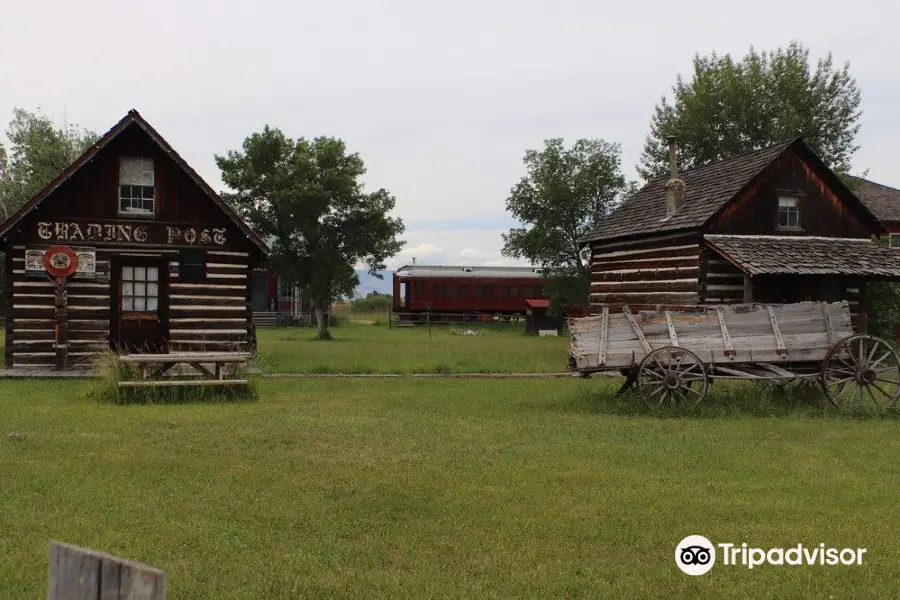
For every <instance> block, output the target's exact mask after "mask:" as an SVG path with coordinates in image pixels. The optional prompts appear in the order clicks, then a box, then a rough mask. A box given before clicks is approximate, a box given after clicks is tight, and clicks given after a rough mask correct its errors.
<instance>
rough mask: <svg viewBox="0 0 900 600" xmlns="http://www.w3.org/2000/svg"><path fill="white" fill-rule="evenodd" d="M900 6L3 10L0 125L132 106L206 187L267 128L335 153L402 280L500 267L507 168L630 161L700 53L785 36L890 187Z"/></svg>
mask: <svg viewBox="0 0 900 600" xmlns="http://www.w3.org/2000/svg"><path fill="white" fill-rule="evenodd" d="M898 22H900V4H898V3H897V2H893V1H882V2H873V1H856V2H853V3H847V2H846V1H840V2H838V1H833V0H815V1H810V0H806V1H799V0H795V1H794V2H783V1H771V0H756V1H754V2H728V1H725V0H716V1H699V0H682V1H681V2H677V3H672V2H639V1H638V2H596V1H591V0H558V1H556V2H547V1H546V0H482V1H476V0H456V1H453V2H434V1H429V0H391V1H377V0H329V1H322V2H308V1H294V2H288V1H271V0H256V1H254V2H235V1H233V0H218V1H213V0H207V1H205V2H200V1H195V0H154V1H153V2H131V1H129V0H116V1H112V0H102V1H91V0H86V1H82V2H72V1H70V0H46V1H43V2H27V1H24V0H0V120H2V121H3V122H4V123H5V122H6V121H8V120H9V118H10V117H11V110H12V108H13V107H14V106H19V107H23V108H27V109H34V108H37V107H41V108H43V109H44V111H45V112H47V113H48V114H51V115H54V116H56V117H58V118H62V117H63V116H65V117H67V119H68V120H69V121H70V122H76V123H79V124H81V125H84V126H86V127H88V128H92V129H95V130H96V131H98V132H103V131H105V130H106V129H108V128H109V127H110V126H111V125H112V124H113V123H115V122H116V121H117V120H118V119H119V118H121V117H122V116H123V115H124V113H125V112H126V111H127V110H128V109H130V108H132V107H134V108H136V109H138V110H139V111H140V112H141V113H142V114H143V115H144V117H146V118H147V119H148V120H149V121H150V122H151V123H152V124H153V125H154V126H155V127H156V128H157V129H158V130H159V131H160V132H161V133H162V134H163V136H165V137H166V139H168V140H169V142H170V143H171V144H172V145H173V146H174V147H175V148H176V149H177V150H178V151H179V152H180V153H181V154H182V156H184V157H185V158H186V159H187V161H188V162H189V163H190V164H191V165H192V166H194V167H195V168H196V169H197V170H198V171H199V172H200V174H201V175H202V176H203V177H204V178H206V180H207V181H208V182H209V183H210V184H212V185H213V187H214V188H216V189H220V188H221V186H222V184H221V181H220V179H219V174H218V169H217V168H216V166H215V163H214V161H213V154H214V153H217V152H218V153H222V152H224V151H226V150H228V149H232V148H237V147H239V146H240V144H241V142H242V140H243V139H244V137H245V136H246V135H248V134H249V133H251V132H253V131H256V130H259V129H261V128H262V127H263V125H265V124H270V125H273V126H277V127H280V128H282V129H283V130H284V131H285V132H286V133H287V134H288V135H290V136H293V137H299V136H307V137H313V136H317V135H333V136H338V137H341V138H343V139H344V140H345V141H346V142H347V144H348V146H349V148H350V149H351V150H353V151H358V152H360V154H361V155H362V157H363V159H364V160H365V162H366V164H367V166H368V175H367V183H368V184H369V185H370V186H372V187H386V188H388V189H389V190H390V191H391V192H392V193H393V194H394V195H395V196H396V197H397V209H396V213H397V214H398V215H399V216H401V217H402V218H403V219H404V221H405V222H406V224H407V233H406V235H405V239H406V240H407V241H408V245H407V248H406V249H405V250H404V252H403V253H402V254H401V255H399V256H397V257H395V259H394V260H392V261H391V264H390V265H389V266H390V267H395V266H399V265H400V264H403V263H406V262H408V261H409V258H410V257H411V256H417V257H419V258H418V262H419V263H420V264H421V263H443V264H452V263H466V264H505V263H509V262H510V261H509V260H507V259H504V258H503V257H501V255H500V248H501V245H502V242H501V239H500V234H501V233H502V232H503V231H505V230H506V229H507V228H508V227H509V226H510V225H512V222H511V221H510V219H509V217H508V216H507V214H506V212H505V199H506V196H507V193H508V191H509V188H510V187H511V186H512V185H513V184H514V183H515V182H516V181H517V179H518V178H519V177H521V176H522V174H523V168H522V162H521V158H522V154H523V153H524V151H525V150H526V149H528V148H537V147H539V146H540V145H541V144H542V140H543V139H544V138H548V137H564V138H566V139H567V140H574V139H575V138H577V137H603V138H605V139H607V140H610V141H616V142H619V143H621V144H622V148H623V156H622V158H623V166H624V169H625V172H626V174H627V175H628V176H629V177H630V178H637V175H636V173H635V170H634V164H635V163H636V162H637V160H638V155H639V153H640V151H641V147H642V144H643V141H644V136H645V135H646V133H647V131H648V128H649V122H650V116H651V112H652V109H653V105H654V104H655V103H656V102H657V101H658V100H659V98H660V96H661V95H663V94H666V93H667V92H668V91H669V89H670V87H671V85H672V84H673V83H674V80H675V76H676V74H677V73H679V72H680V73H684V74H688V73H689V70H690V63H691V58H692V56H693V54H694V53H695V52H701V53H707V52H710V51H712V50H716V51H718V52H719V53H721V54H724V53H732V54H735V55H742V54H744V53H745V52H746V51H747V50H748V49H749V47H750V46H751V45H754V46H755V47H756V48H757V49H759V50H767V49H774V48H775V47H777V46H780V45H782V46H783V45H786V44H788V43H789V42H790V41H791V40H799V41H801V42H803V43H804V44H806V45H807V46H808V47H809V48H810V49H811V51H812V53H813V54H814V55H817V56H818V55H824V54H825V53H827V52H829V51H831V52H833V53H834V56H835V59H836V61H837V62H839V63H843V62H844V61H847V60H849V61H850V63H851V70H852V73H853V75H854V76H855V77H856V79H857V81H858V83H859V85H860V87H861V89H862V91H863V110H864V115H863V119H862V124H863V126H862V130H861V132H860V136H859V138H858V141H859V143H860V145H861V146H862V148H861V150H860V151H859V152H858V153H857V154H856V157H855V159H854V165H855V167H856V170H857V171H861V170H863V169H870V172H869V176H870V178H872V179H874V180H876V181H879V182H882V183H886V184H889V185H894V186H897V187H900V172H898V169H897V166H898V164H900V159H898V151H897V145H898V143H900V119H898V116H897V107H898V98H900V60H898V57H900V35H898V33H897V23H898Z"/></svg>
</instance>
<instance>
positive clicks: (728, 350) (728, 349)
mask: <svg viewBox="0 0 900 600" xmlns="http://www.w3.org/2000/svg"><path fill="white" fill-rule="evenodd" d="M716 315H717V317H718V319H719V329H720V330H721V331H722V343H723V344H724V346H725V356H727V357H729V358H734V346H733V345H732V343H731V335H730V334H729V333H728V326H727V325H726V324H725V313H724V311H722V309H721V308H717V309H716Z"/></svg>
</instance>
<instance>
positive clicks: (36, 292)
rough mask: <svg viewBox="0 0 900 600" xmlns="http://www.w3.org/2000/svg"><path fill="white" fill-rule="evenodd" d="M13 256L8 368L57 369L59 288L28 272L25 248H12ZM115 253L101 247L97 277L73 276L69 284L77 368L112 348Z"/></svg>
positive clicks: (71, 345)
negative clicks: (111, 272) (112, 258)
mask: <svg viewBox="0 0 900 600" xmlns="http://www.w3.org/2000/svg"><path fill="white" fill-rule="evenodd" d="M9 254H10V255H11V258H10V259H8V260H9V261H10V262H11V263H12V269H11V271H10V274H9V276H8V281H9V284H10V290H9V299H10V303H9V308H8V314H7V328H8V330H7V334H6V344H7V347H6V365H7V367H8V368H17V369H52V368H54V367H55V366H56V350H55V348H54V326H55V324H56V311H55V308H54V297H55V286H54V284H53V283H52V282H50V281H48V280H47V279H46V278H45V277H35V276H29V275H26V274H25V247H24V246H13V247H12V248H11V249H10V251H9ZM110 254H111V252H110V251H108V250H103V249H100V248H98V249H97V273H96V276H95V277H94V278H93V279H83V278H80V277H75V278H71V279H69V281H68V282H67V284H66V289H67V292H68V301H67V304H68V318H69V360H70V362H71V363H72V364H84V363H87V362H89V361H90V360H91V357H92V356H94V355H96V354H97V353H98V352H102V351H104V350H106V349H107V348H108V347H109V325H110V308H109V307H110V290H109V259H110Z"/></svg>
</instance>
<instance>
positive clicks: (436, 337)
mask: <svg viewBox="0 0 900 600" xmlns="http://www.w3.org/2000/svg"><path fill="white" fill-rule="evenodd" d="M464 328H466V329H472V330H474V331H476V332H478V333H479V335H472V336H465V335H455V334H454V331H458V330H459V329H460V327H457V326H450V325H440V326H433V327H431V331H430V333H429V330H428V328H427V327H424V326H418V327H394V328H393V329H389V328H388V326H387V324H379V325H372V324H367V323H364V322H355V323H354V322H348V323H346V324H342V325H340V326H339V327H334V328H333V329H332V330H331V333H332V335H333V336H334V339H333V340H331V341H327V342H321V341H318V340H316V339H315V334H316V330H315V329H314V328H310V327H304V328H278V329H257V339H258V343H259V359H260V364H261V366H262V368H263V369H264V370H265V371H267V372H280V373H535V372H551V373H558V372H562V371H565V370H566V369H567V366H566V358H567V355H568V347H569V338H568V336H567V335H563V336H561V337H544V338H539V337H536V336H526V335H525V334H524V331H525V328H524V326H523V325H520V324H518V325H492V326H487V327H479V326H477V325H476V326H469V325H466V326H465V327H464Z"/></svg>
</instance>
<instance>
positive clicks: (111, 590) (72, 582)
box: [47, 541, 166, 600]
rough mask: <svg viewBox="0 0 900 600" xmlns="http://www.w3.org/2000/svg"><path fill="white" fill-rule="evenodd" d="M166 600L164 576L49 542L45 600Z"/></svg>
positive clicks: (107, 556)
mask: <svg viewBox="0 0 900 600" xmlns="http://www.w3.org/2000/svg"><path fill="white" fill-rule="evenodd" d="M88 598H90V599H91V600H96V599H99V600H165V598H166V573H165V571H160V570H159V569H155V568H153V567H151V566H149V565H144V564H141V563H138V562H134V561H130V560H125V559H123V558H118V557H116V556H112V555H110V554H106V553H105V552H97V551H96V550H91V549H89V548H80V547H78V546H72V545H70V544H64V543H62V542H56V541H51V542H50V579H49V585H48V587H47V600H82V599H84V600H87V599H88Z"/></svg>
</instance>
